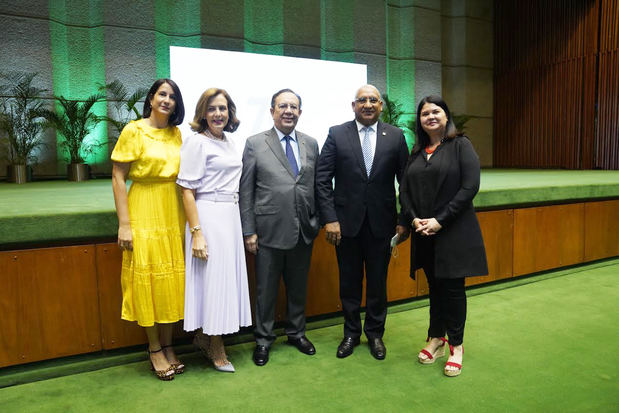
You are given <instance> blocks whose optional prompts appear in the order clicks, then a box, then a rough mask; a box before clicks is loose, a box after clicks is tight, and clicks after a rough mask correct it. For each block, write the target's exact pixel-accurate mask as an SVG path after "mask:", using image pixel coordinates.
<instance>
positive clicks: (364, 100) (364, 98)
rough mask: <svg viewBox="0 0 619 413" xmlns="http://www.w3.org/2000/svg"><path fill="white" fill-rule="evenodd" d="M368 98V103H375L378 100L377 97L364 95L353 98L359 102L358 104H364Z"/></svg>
mask: <svg viewBox="0 0 619 413" xmlns="http://www.w3.org/2000/svg"><path fill="white" fill-rule="evenodd" d="M368 100H369V101H370V103H371V104H372V105H375V104H377V103H378V100H379V99H378V98H366V97H363V98H357V99H355V102H357V103H359V104H361V105H364V104H365V103H366V102H367V101H368Z"/></svg>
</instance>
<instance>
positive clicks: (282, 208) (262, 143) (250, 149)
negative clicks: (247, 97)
mask: <svg viewBox="0 0 619 413" xmlns="http://www.w3.org/2000/svg"><path fill="white" fill-rule="evenodd" d="M296 135H297V141H298V143H299V158H300V165H299V174H298V175H297V177H296V178H294V177H293V175H292V168H290V164H289V163H288V159H287V158H286V154H285V153H284V150H283V149H282V145H281V143H280V141H279V138H278V136H277V133H276V132H275V128H273V129H270V130H268V131H265V132H261V133H259V134H257V135H254V136H251V137H249V138H248V139H247V142H246V143H245V151H244V152H243V174H242V175H241V184H240V188H239V203H240V207H241V222H242V224H243V235H246V236H247V235H251V234H258V244H259V245H264V246H267V247H270V248H278V249H292V248H294V247H295V246H296V245H297V243H298V240H299V237H302V238H303V241H304V242H305V243H306V244H309V243H311V242H312V241H313V239H314V238H316V235H318V230H319V229H320V224H319V220H318V214H317V211H316V201H315V199H314V175H315V167H316V162H317V160H318V143H317V142H316V140H315V139H314V138H312V137H310V136H308V135H305V134H304V133H301V132H299V131H298V130H297V131H296Z"/></svg>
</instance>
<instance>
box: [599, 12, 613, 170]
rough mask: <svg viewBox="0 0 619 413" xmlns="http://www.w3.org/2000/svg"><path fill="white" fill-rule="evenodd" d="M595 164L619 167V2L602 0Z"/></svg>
mask: <svg viewBox="0 0 619 413" xmlns="http://www.w3.org/2000/svg"><path fill="white" fill-rule="evenodd" d="M599 31H600V45H599V71H598V85H599V87H598V96H597V104H598V119H597V120H598V124H597V130H596V133H595V148H596V150H595V167H597V168H602V169H619V126H618V125H617V119H619V75H618V74H617V73H619V59H618V58H617V54H618V53H619V50H618V47H619V5H618V4H617V2H616V1H613V0H601V19H600V29H599Z"/></svg>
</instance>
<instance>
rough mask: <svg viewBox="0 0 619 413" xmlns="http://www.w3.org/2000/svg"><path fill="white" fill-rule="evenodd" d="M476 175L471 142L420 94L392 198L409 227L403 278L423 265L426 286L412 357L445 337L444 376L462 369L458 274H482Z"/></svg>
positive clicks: (432, 352) (432, 357)
mask: <svg viewBox="0 0 619 413" xmlns="http://www.w3.org/2000/svg"><path fill="white" fill-rule="evenodd" d="M479 174H480V167H479V158H478V156H477V154H476V153H475V150H474V149H473V145H471V142H470V141H469V140H468V138H466V137H465V136H461V135H458V134H457V131H456V128H455V125H454V123H453V119H452V117H451V114H450V113H449V108H448V107H447V104H446V103H445V101H443V99H442V98H441V97H439V96H427V97H425V98H423V99H422V100H421V102H419V106H418V107H417V140H416V142H415V146H414V147H413V150H412V152H411V155H410V158H409V160H408V164H407V167H406V171H405V174H404V179H403V183H402V187H401V188H400V204H401V206H402V211H403V212H404V213H405V214H406V216H407V218H408V219H409V222H411V226H412V227H413V229H414V232H413V234H414V235H413V237H412V240H411V277H413V278H414V277H415V270H417V269H419V268H423V270H424V272H425V274H426V277H427V279H428V285H429V287H430V327H429V328H428V338H427V340H426V341H427V343H428V344H427V346H426V347H425V348H424V349H423V350H421V352H420V353H419V356H418V357H419V362H420V363H422V364H431V363H434V362H435V361H436V359H437V358H438V357H442V356H443V355H444V354H445V343H448V344H449V350H450V356H449V358H448V360H447V363H446V365H445V370H444V371H445V375H447V376H452V377H453V376H458V375H459V374H460V372H461V371H462V354H463V349H462V340H463V336H464V324H465V320H466V293H465V290H464V277H469V276H476V275H486V274H488V266H487V263H486V252H485V249H484V241H483V239H482V236H481V230H480V228H479V223H478V222H477V217H476V215H475V210H474V208H473V198H474V197H475V194H477V191H478V190H479ZM445 334H447V336H448V337H449V341H447V340H446V339H445Z"/></svg>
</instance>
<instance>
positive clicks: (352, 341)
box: [337, 337, 361, 359]
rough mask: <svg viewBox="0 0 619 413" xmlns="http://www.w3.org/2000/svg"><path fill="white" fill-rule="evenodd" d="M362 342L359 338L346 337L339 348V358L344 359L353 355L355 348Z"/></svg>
mask: <svg viewBox="0 0 619 413" xmlns="http://www.w3.org/2000/svg"><path fill="white" fill-rule="evenodd" d="M360 342H361V340H360V339H359V337H344V338H343V339H342V342H341V343H340V345H339V346H337V357H338V358H340V359H343V358H344V357H348V356H350V355H351V354H352V352H353V350H354V349H355V346H358V345H359V343H360Z"/></svg>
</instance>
